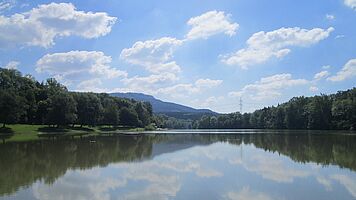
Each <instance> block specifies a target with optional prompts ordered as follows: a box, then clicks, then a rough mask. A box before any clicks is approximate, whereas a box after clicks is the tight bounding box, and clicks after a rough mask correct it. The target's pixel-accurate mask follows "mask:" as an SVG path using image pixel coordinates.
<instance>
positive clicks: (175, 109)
mask: <svg viewBox="0 0 356 200" xmlns="http://www.w3.org/2000/svg"><path fill="white" fill-rule="evenodd" d="M110 95H111V96H115V97H122V98H127V99H134V100H137V101H147V102H150V103H151V105H152V108H153V112H154V113H163V114H166V115H168V116H174V117H178V118H195V117H199V116H201V115H203V114H211V115H214V114H217V113H215V112H213V111H211V110H209V109H195V108H192V107H189V106H184V105H180V104H176V103H171V102H165V101H162V100H159V99H156V98H155V97H153V96H151V95H146V94H142V93H131V92H129V93H111V94H110Z"/></svg>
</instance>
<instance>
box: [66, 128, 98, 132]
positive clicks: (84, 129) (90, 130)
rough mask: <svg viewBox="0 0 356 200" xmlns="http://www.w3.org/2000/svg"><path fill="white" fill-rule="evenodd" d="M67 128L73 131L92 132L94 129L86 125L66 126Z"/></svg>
mask: <svg viewBox="0 0 356 200" xmlns="http://www.w3.org/2000/svg"><path fill="white" fill-rule="evenodd" d="M67 129H70V130H74V131H85V132H93V131H94V129H92V128H88V127H67Z"/></svg>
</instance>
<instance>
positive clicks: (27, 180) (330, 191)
mask: <svg viewBox="0 0 356 200" xmlns="http://www.w3.org/2000/svg"><path fill="white" fill-rule="evenodd" d="M90 140H93V138H90V139H83V140H59V141H38V142H26V143H7V144H4V145H0V159H1V160H0V161H1V162H0V163H1V165H0V170H1V172H2V173H1V174H0V186H1V187H0V196H2V197H0V199H8V198H15V199H118V198H119V197H120V198H119V199H355V198H356V181H355V180H356V173H355V170H356V160H355V157H356V148H355V144H356V137H355V136H353V135H335V134H327V135H325V134H280V133H274V134H248V135H231V134H209V135H206V134H204V135H202V134H200V135H199V134H186V135H146V136H140V137H112V138H109V137H103V138H95V141H96V142H90Z"/></svg>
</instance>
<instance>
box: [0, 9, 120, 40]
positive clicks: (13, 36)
mask: <svg viewBox="0 0 356 200" xmlns="http://www.w3.org/2000/svg"><path fill="white" fill-rule="evenodd" d="M115 22H116V17H110V16H109V15H108V14H107V13H105V12H97V13H93V12H83V11H77V10H76V7H75V6H74V5H73V4H71V3H50V4H45V5H39V6H38V7H36V8H33V9H32V10H30V11H29V12H25V13H17V14H14V15H11V16H10V17H5V16H0V29H1V32H0V46H2V47H9V46H10V47H11V46H16V45H28V46H42V47H49V46H51V45H53V44H54V40H55V39H56V38H58V37H65V36H71V35H74V36H80V37H84V38H97V37H100V36H104V35H106V34H108V33H109V32H110V31H111V27H112V26H113V24H114V23H115Z"/></svg>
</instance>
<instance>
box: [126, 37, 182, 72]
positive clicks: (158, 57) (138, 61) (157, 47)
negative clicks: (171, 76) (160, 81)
mask: <svg viewBox="0 0 356 200" xmlns="http://www.w3.org/2000/svg"><path fill="white" fill-rule="evenodd" d="M182 43H183V42H182V41H181V40H178V39H176V38H171V37H163V38H160V39H157V40H147V41H143V42H142V41H138V42H136V43H135V44H134V45H133V46H132V47H131V48H126V49H123V50H122V51H121V54H120V58H121V59H123V60H124V61H126V62H128V63H131V64H134V65H139V66H143V67H144V68H145V69H146V70H148V71H150V72H152V73H161V72H172V73H178V72H180V71H181V68H180V67H179V66H178V65H177V64H176V62H175V61H172V60H171V59H172V58H173V52H174V50H175V49H176V48H177V47H178V46H180V45H181V44H182Z"/></svg>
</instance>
